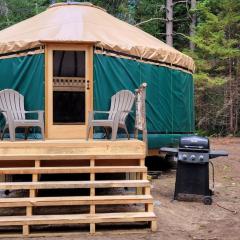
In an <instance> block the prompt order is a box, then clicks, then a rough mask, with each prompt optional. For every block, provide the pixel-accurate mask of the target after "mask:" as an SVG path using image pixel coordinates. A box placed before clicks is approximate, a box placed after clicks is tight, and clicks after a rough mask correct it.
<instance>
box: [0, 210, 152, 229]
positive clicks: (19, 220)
mask: <svg viewBox="0 0 240 240" xmlns="http://www.w3.org/2000/svg"><path fill="white" fill-rule="evenodd" d="M154 220H156V216H155V214H154V213H153V212H126V213H98V214H69V215H68V214H66V215H34V216H7V217H0V226H18V225H20V226H21V225H46V224H71V223H72V224H73V223H107V222H110V223H111V222H144V221H154Z"/></svg>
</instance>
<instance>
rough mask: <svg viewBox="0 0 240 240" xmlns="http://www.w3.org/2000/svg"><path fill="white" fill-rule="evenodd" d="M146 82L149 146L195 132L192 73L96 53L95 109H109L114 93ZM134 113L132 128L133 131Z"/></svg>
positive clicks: (172, 142) (132, 89)
mask: <svg viewBox="0 0 240 240" xmlns="http://www.w3.org/2000/svg"><path fill="white" fill-rule="evenodd" d="M143 82H146V83H147V84H148V86H147V96H146V116H147V129H148V140H149V148H159V147H160V146H163V145H174V144H175V143H176V142H177V141H178V139H179V137H180V136H181V135H185V134H190V133H193V132H194V91H193V90H194V89H193V79H192V75H191V74H189V73H186V72H184V71H180V70H175V69H171V68H168V67H164V66H158V65H153V64H150V63H143V62H139V61H135V60H130V59H125V58H119V57H111V56H106V55H101V54H95V55H94V109H95V110H101V109H102V110H108V109H109V106H110V99H111V96H112V95H113V94H115V93H116V92H117V91H119V90H122V89H129V90H131V91H133V92H134V90H135V89H136V88H138V87H139V86H140V84H141V83H143ZM133 121H134V120H133V116H132V117H131V118H130V121H129V124H128V127H129V128H130V129H131V130H133Z"/></svg>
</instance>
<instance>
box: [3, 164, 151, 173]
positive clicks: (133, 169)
mask: <svg viewBox="0 0 240 240" xmlns="http://www.w3.org/2000/svg"><path fill="white" fill-rule="evenodd" d="M138 172H142V173H143V172H147V168H146V167H139V166H112V167H109V166H104V167H90V166H87V167H72V166H71V167H19V168H0V174H56V173H138Z"/></svg>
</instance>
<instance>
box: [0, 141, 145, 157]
mask: <svg viewBox="0 0 240 240" xmlns="http://www.w3.org/2000/svg"><path fill="white" fill-rule="evenodd" d="M144 157H145V143H144V142H142V141H139V140H136V139H132V140H119V141H109V140H89V141H86V140H81V139H79V140H45V141H40V140H39V141H16V142H9V141H2V142H0V160H36V159H44V160H60V159H66V158H67V159H89V158H94V159H134V158H135V159H139V158H144Z"/></svg>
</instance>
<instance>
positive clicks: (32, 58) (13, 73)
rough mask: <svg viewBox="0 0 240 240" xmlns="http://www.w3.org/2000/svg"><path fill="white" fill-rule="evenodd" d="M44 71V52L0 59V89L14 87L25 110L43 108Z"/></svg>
mask: <svg viewBox="0 0 240 240" xmlns="http://www.w3.org/2000/svg"><path fill="white" fill-rule="evenodd" d="M44 71H45V70H44V54H36V55H28V56H22V57H13V58H4V59H0V90H3V89H6V88H9V89H15V90H16V91H18V92H20V93H21V94H22V95H23V96H24V97H25V107H26V109H27V110H43V109H44Z"/></svg>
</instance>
